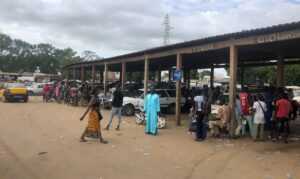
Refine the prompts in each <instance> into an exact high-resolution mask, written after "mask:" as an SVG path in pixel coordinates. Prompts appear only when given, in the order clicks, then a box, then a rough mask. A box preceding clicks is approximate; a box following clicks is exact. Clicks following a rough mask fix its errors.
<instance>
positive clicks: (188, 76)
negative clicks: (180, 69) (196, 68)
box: [186, 69, 191, 89]
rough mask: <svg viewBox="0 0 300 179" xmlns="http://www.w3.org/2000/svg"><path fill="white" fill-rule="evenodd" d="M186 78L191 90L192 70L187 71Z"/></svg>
mask: <svg viewBox="0 0 300 179" xmlns="http://www.w3.org/2000/svg"><path fill="white" fill-rule="evenodd" d="M186 78H187V88H188V89H190V88H191V70H190V69H188V70H187V74H186Z"/></svg>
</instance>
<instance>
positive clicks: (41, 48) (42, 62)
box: [0, 33, 91, 73]
mask: <svg viewBox="0 0 300 179" xmlns="http://www.w3.org/2000/svg"><path fill="white" fill-rule="evenodd" d="M89 52H90V51H89ZM90 53H91V52H90ZM83 60H84V58H81V57H80V56H79V55H77V52H76V51H74V50H73V49H71V48H66V49H59V48H56V47H54V46H52V45H51V44H47V43H40V44H30V43H28V42H25V41H22V40H19V39H12V38H11V37H10V36H8V35H5V34H1V33H0V70H1V71H4V72H16V73H21V72H34V71H35V69H36V68H37V67H39V68H40V71H41V72H42V73H58V72H60V71H61V69H62V67H63V66H65V65H68V64H71V63H76V62H81V61H83Z"/></svg>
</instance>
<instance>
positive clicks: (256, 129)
mask: <svg viewBox="0 0 300 179" xmlns="http://www.w3.org/2000/svg"><path fill="white" fill-rule="evenodd" d="M252 109H253V112H254V121H253V122H254V125H253V139H254V140H258V139H259V140H264V125H265V112H266V111H267V107H266V103H265V102H264V101H263V97H262V96H259V97H257V96H255V98H254V103H253V107H252Z"/></svg>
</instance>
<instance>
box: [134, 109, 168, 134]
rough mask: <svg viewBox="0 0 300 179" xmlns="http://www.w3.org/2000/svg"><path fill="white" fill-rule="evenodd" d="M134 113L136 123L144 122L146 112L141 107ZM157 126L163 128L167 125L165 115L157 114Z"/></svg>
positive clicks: (142, 123) (143, 123) (141, 123)
mask: <svg viewBox="0 0 300 179" xmlns="http://www.w3.org/2000/svg"><path fill="white" fill-rule="evenodd" d="M134 115H135V122H136V124H138V125H145V124H146V114H145V112H144V111H143V110H142V109H141V108H139V109H137V110H136V112H135V114H134ZM157 127H158V128H159V129H164V128H166V127H167V121H166V118H165V116H163V115H159V116H158V121H157Z"/></svg>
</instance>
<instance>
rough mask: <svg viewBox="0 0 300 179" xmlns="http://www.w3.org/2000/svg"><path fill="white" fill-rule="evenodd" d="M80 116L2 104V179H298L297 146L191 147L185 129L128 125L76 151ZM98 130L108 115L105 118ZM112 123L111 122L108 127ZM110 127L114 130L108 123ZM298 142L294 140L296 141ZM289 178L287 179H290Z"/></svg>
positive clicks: (57, 107) (215, 143) (63, 109)
mask: <svg viewBox="0 0 300 179" xmlns="http://www.w3.org/2000/svg"><path fill="white" fill-rule="evenodd" d="M83 111H84V108H81V107H70V106H66V105H62V104H55V103H50V104H43V103H42V102H41V99H40V98H38V97H33V98H31V99H30V102H29V103H27V104H25V103H2V102H0V178H1V179H119V178H120V179H121V178H122V179H125V178H128V179H141V178H143V179H148V178H151V179H153V178H157V179H164V178H172V179H224V178H228V179H284V178H289V177H290V178H293V179H297V178H300V141H297V140H294V141H291V142H290V143H289V144H282V143H280V144H279V143H272V142H265V143H254V142H252V141H251V140H250V139H247V138H246V139H239V140H227V139H224V140H221V139H214V138H209V139H208V140H206V141H205V142H201V143H200V142H194V141H193V140H192V138H191V136H190V135H188V134H187V132H186V127H185V125H184V126H181V127H175V125H174V122H173V121H172V119H170V118H169V122H168V129H164V130H161V131H160V133H159V136H156V137H153V136H147V135H145V134H144V132H143V130H144V128H143V126H137V125H136V124H135V123H134V119H133V118H123V119H124V120H123V122H122V126H121V127H122V128H121V131H115V130H110V131H104V132H103V135H104V137H105V139H106V140H108V141H109V144H106V145H105V144H100V143H99V142H98V141H97V140H92V141H89V142H87V143H80V142H79V136H80V134H81V133H82V131H83V129H84V127H85V125H86V123H87V120H86V119H85V121H83V122H80V121H79V117H80V115H81V114H82V113H83ZM103 114H104V120H102V126H104V125H105V124H106V123H107V120H108V115H109V111H103ZM114 122H116V121H114ZM114 124H116V123H114ZM294 139H297V138H294ZM290 178H289V179H290Z"/></svg>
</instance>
